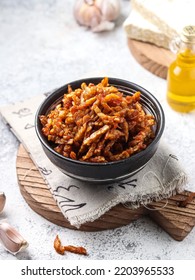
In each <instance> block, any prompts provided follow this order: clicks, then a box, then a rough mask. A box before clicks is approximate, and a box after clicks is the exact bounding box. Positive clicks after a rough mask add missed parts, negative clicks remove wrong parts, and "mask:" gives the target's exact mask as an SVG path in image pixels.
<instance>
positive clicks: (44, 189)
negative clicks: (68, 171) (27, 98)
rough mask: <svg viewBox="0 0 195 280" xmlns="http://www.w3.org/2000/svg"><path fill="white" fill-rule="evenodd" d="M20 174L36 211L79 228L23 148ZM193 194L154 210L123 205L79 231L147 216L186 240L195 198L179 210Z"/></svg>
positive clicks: (194, 215) (22, 186) (25, 194)
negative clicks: (58, 203)
mask: <svg viewBox="0 0 195 280" xmlns="http://www.w3.org/2000/svg"><path fill="white" fill-rule="evenodd" d="M16 171H17V177H18V183H19V187H20V191H21V194H22V196H23V198H24V199H25V201H26V202H27V204H28V205H29V206H30V207H31V208H32V210H33V211H35V212H36V213H38V214H39V215H41V216H42V217H44V218H45V219H47V220H49V221H50V222H52V223H54V224H57V225H60V226H63V227H66V228H70V229H76V228H74V227H73V226H71V225H70V223H69V222H68V220H67V219H65V217H64V216H63V214H62V213H61V211H60V209H59V208H58V206H57V204H56V201H55V200H54V198H53V196H52V194H51V192H50V190H49V188H48V186H47V184H46V183H45V181H44V179H43V177H42V175H41V173H40V172H39V170H38V169H37V168H36V166H35V165H34V163H33V161H32V160H31V158H30V156H29V154H28V152H27V151H26V150H25V148H24V147H23V146H22V145H20V146H19V149H18V154H17V161H16ZM190 194H191V193H190V192H184V193H182V194H178V195H176V196H173V197H171V198H170V199H168V203H167V204H166V200H162V201H159V202H154V203H151V204H150V205H148V207H149V208H150V209H152V210H148V209H146V208H145V207H143V206H142V207H140V208H138V209H136V210H131V209H129V208H127V207H125V206H124V205H122V204H120V205H117V206H115V207H114V208H112V209H111V210H110V211H108V212H107V213H105V214H104V215H103V216H101V217H100V218H99V219H98V220H96V221H94V222H89V223H86V224H84V225H82V226H81V228H80V229H79V230H83V231H99V230H105V229H113V228H117V227H121V226H124V225H128V224H129V223H131V222H132V221H135V220H137V219H139V218H141V217H143V216H144V215H149V216H150V217H151V218H152V219H153V220H154V221H156V223H157V224H159V226H161V227H162V228H163V229H164V230H165V231H166V232H167V233H169V234H170V235H171V236H172V237H173V238H174V239H175V240H183V239H184V238H185V237H186V236H187V235H188V234H189V232H190V231H191V230H192V229H193V227H194V225H195V199H193V200H192V201H191V202H189V203H188V204H187V206H186V207H179V203H181V202H182V201H185V200H186V198H188V197H189V195H190ZM165 204H166V206H165ZM164 206H165V207H164Z"/></svg>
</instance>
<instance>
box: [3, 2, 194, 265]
mask: <svg viewBox="0 0 195 280" xmlns="http://www.w3.org/2000/svg"><path fill="white" fill-rule="evenodd" d="M74 2H75V1H73V0H47V1H40V0H28V1H25V0H1V1H0V106H1V105H5V104H9V103H12V102H17V101H21V100H23V99H26V98H28V97H31V96H34V95H37V94H39V93H42V92H47V91H50V90H51V89H54V88H57V87H60V86H62V85H63V84H65V83H66V82H68V81H72V80H75V79H77V78H80V77H83V75H84V74H85V75H86V76H87V75H88V76H94V75H96V74H99V75H102V76H104V75H107V76H113V77H119V78H123V79H127V80H130V81H132V82H135V83H138V84H140V85H142V86H143V87H145V88H147V89H148V90H149V91H151V92H152V93H153V94H154V95H155V96H156V97H157V98H158V99H159V100H160V102H161V104H162V106H163V108H164V110H165V114H166V128H165V133H164V138H165V140H167V142H168V143H169V145H170V146H171V148H172V149H173V151H174V152H175V154H177V156H178V157H179V158H180V159H181V161H182V163H183V166H184V168H185V170H186V172H187V173H188V174H189V183H188V185H187V186H186V188H188V189H190V190H194V191H195V172H194V170H195V160H194V154H195V114H194V113H190V114H187V115H185V114H179V113H175V112H173V111H172V110H171V109H170V108H169V106H168V105H167V103H166V98H165V96H166V81H165V80H163V79H161V78H158V77H156V76H154V75H153V74H151V73H150V72H148V71H146V70H145V69H144V68H142V67H141V66H140V65H139V64H138V63H137V62H136V61H135V59H134V58H133V57H132V56H131V53H130V51H129V49H128V46H127V39H126V35H125V33H124V30H123V27H122V23H123V22H124V20H125V18H126V17H127V16H128V14H129V11H130V2H129V1H124V0H121V4H122V11H121V15H120V17H119V19H118V20H117V26H116V28H115V29H114V30H113V31H110V32H104V33H99V34H94V33H92V32H91V31H90V30H88V29H86V28H85V27H81V26H79V25H78V24H77V23H76V21H75V19H74V17H73V12H72V10H73V5H74ZM18 144H19V142H18V140H17V139H16V138H15V137H14V136H13V135H12V133H11V132H10V130H9V128H8V127H7V126H6V125H5V124H4V123H3V121H2V119H1V118H0V151H1V152H0V178H1V180H0V191H3V192H5V194H6V196H7V202H6V207H5V209H4V211H3V213H1V214H0V219H7V220H8V221H9V222H10V223H11V224H12V225H13V226H14V227H16V228H17V229H18V230H19V231H20V233H21V234H22V235H23V236H24V237H25V238H26V239H27V240H28V242H29V247H28V249H27V250H25V251H24V252H21V253H19V254H18V255H16V256H12V255H11V254H10V253H8V252H6V251H5V250H4V248H3V247H2V246H0V260H11V259H24V260H30V259H32V260H51V259H54V260H58V259H59V260H67V259H75V260H79V259H97V260H98V259H101V260H102V259H105V260H107V259H118V260H121V259H124V260H127V259H164V260H167V259H168V260H173V259H195V250H194V244H195V234H194V233H195V229H194V230H192V232H191V233H190V234H189V235H188V236H187V237H186V238H185V240H184V241H182V242H177V241H174V240H173V239H172V238H171V237H170V236H169V235H168V234H167V233H165V232H164V231H163V230H162V229H161V228H159V227H158V226H157V225H156V224H154V223H153V222H152V221H151V220H149V219H148V218H143V219H141V220H139V221H136V222H134V223H132V224H130V225H128V226H125V227H122V228H118V229H115V230H108V231H103V232H93V233H90V232H80V231H73V230H68V229H65V228H62V227H58V226H56V225H54V224H51V223H50V222H48V221H46V220H45V219H43V218H42V217H40V216H39V215H37V214H36V213H34V212H33V211H32V210H31V209H30V208H29V207H28V205H27V204H26V202H25V201H24V199H23V197H22V196H21V194H20V191H19V187H18V183H17V177H16V165H15V162H16V153H17V149H18ZM57 233H58V234H59V236H60V238H61V239H62V241H63V242H66V243H67V244H73V245H74V244H75V245H79V246H84V247H86V248H87V250H88V252H89V256H87V257H86V256H79V255H74V254H66V255H65V256H61V255H58V254H56V252H55V251H54V249H53V240H54V238H55V236H56V234H57Z"/></svg>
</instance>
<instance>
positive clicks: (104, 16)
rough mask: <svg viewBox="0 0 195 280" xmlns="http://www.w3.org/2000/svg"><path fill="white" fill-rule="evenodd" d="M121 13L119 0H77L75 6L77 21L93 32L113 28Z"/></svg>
mask: <svg viewBox="0 0 195 280" xmlns="http://www.w3.org/2000/svg"><path fill="white" fill-rule="evenodd" d="M119 14H120V1H119V0H77V1H76V4H75V7H74V16H75V18H76V20H77V22H78V23H79V24H81V25H84V26H87V27H90V28H91V29H92V31H93V32H100V31H104V30H111V29H113V28H114V26H115V24H114V23H113V22H112V21H114V20H116V19H117V18H118V16H119Z"/></svg>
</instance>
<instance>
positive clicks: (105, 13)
mask: <svg viewBox="0 0 195 280" xmlns="http://www.w3.org/2000/svg"><path fill="white" fill-rule="evenodd" d="M95 5H96V7H98V8H99V9H100V10H101V13H102V19H103V20H106V21H114V20H116V19H117V18H118V16H119V14H120V10H121V6H120V1H119V0H96V1H95Z"/></svg>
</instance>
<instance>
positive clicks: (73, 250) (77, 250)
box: [54, 235, 87, 255]
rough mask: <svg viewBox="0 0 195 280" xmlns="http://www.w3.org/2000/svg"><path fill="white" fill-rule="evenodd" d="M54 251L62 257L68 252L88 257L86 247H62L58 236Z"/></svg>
mask: <svg viewBox="0 0 195 280" xmlns="http://www.w3.org/2000/svg"><path fill="white" fill-rule="evenodd" d="M54 249H55V250H56V252H57V253H58V254H60V255H64V253H65V252H66V251H67V252H71V253H75V254H81V255H87V251H86V249H85V248H84V247H75V246H72V245H68V246H62V245H61V241H60V239H59V236H58V235H57V236H56V238H55V240H54Z"/></svg>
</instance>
